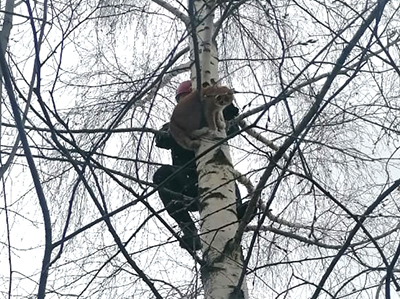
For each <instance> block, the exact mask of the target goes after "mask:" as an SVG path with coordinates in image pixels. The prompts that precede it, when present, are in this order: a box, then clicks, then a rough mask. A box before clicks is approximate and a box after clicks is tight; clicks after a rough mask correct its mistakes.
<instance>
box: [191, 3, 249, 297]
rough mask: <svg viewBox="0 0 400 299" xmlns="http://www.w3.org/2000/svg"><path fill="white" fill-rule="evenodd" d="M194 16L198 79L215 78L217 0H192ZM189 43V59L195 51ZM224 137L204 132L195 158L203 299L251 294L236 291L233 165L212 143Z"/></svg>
mask: <svg viewBox="0 0 400 299" xmlns="http://www.w3.org/2000/svg"><path fill="white" fill-rule="evenodd" d="M194 3H195V10H196V16H197V20H201V22H200V25H199V26H197V28H196V32H197V39H198V48H199V58H200V66H201V82H202V83H203V84H204V83H209V84H211V85H213V84H215V83H217V82H218V52H217V47H216V45H215V43H214V42H213V41H212V36H213V30H214V28H213V22H214V7H215V1H207V0H204V1H203V0H194ZM193 53H194V51H193V45H191V54H192V55H191V57H192V59H194V55H193ZM191 79H192V83H193V86H196V69H195V65H194V64H193V66H192V72H191ZM225 137H226V133H225V132H218V134H216V135H215V136H213V137H211V136H205V137H204V138H202V140H201V145H200V148H199V149H198V151H197V152H196V156H197V157H200V158H199V159H198V162H197V172H198V175H199V194H200V196H201V199H200V206H201V209H200V227H201V228H200V232H201V235H200V238H201V242H202V252H203V258H204V260H205V262H206V265H205V266H204V267H203V268H202V271H201V273H202V281H203V285H204V293H205V298H207V299H228V298H229V299H232V298H237V299H242V298H243V299H244V298H249V296H248V291H247V285H246V283H245V282H244V283H243V284H242V285H241V286H240V288H239V289H238V290H237V288H236V287H237V285H238V281H239V277H240V275H241V273H242V267H243V255H242V251H241V247H240V244H233V238H234V236H235V233H236V231H237V229H238V219H237V213H236V195H235V184H234V174H233V166H232V161H231V156H230V153H229V146H228V144H227V143H224V144H223V145H220V146H216V144H217V143H218V141H220V140H221V139H223V138H225ZM210 148H213V149H212V150H210V151H209V152H207V153H206V154H204V155H203V156H202V154H203V153H204V152H206V151H208V150H209V149H210Z"/></svg>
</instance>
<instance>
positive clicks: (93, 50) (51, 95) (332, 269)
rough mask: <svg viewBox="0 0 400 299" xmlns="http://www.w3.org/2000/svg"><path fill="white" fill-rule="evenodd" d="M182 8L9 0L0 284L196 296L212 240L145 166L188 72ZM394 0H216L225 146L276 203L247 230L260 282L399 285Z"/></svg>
mask: <svg viewBox="0 0 400 299" xmlns="http://www.w3.org/2000/svg"><path fill="white" fill-rule="evenodd" d="M186 7H187V3H182V2H179V1H173V0H171V1H167V0H164V1H162V0H153V1H150V0H141V1H119V0H107V1H104V0H102V1H77V2H75V1H73V2H71V1H57V2H55V1H44V2H43V3H42V2H37V1H25V2H21V3H19V2H18V3H14V11H13V12H12V13H10V10H9V9H8V8H7V9H6V8H5V3H3V2H1V11H2V13H3V20H5V18H6V16H9V15H12V16H13V19H12V22H13V23H12V24H13V28H12V30H11V31H10V35H9V39H8V40H9V42H8V45H6V46H4V42H3V39H1V43H2V48H3V49H5V55H3V63H2V65H3V67H2V74H3V78H4V80H3V82H5V83H6V85H5V86H6V87H7V88H8V90H7V91H8V92H6V90H5V89H3V93H2V105H1V106H2V115H1V116H2V132H1V139H2V140H1V148H0V150H1V167H2V168H1V174H2V193H1V194H2V197H3V201H2V206H1V210H0V213H1V222H2V224H3V225H1V228H2V230H1V239H0V252H1V254H0V265H1V266H0V269H1V270H0V291H1V292H2V296H3V297H6V298H7V297H8V298H14V297H15V298H17V297H18V296H20V297H32V296H36V295H37V294H40V297H43V294H44V293H45V294H46V296H47V297H48V298H61V297H79V298H124V297H134V296H136V297H140V298H154V297H157V298H195V297H196V296H197V297H198V298H201V297H202V296H203V294H204V293H203V287H202V281H201V279H200V277H201V276H200V271H201V268H200V264H199V261H200V260H199V259H200V258H201V257H202V254H201V253H200V252H198V253H197V256H195V255H191V254H190V253H189V252H188V251H186V250H184V249H182V248H180V247H179V245H178V241H177V240H178V238H179V236H180V232H179V229H178V228H177V226H176V225H175V224H174V222H173V221H172V220H171V219H170V218H169V217H168V216H167V214H166V212H165V211H163V206H162V204H161V202H160V200H159V198H158V196H157V193H156V186H153V185H152V183H151V177H152V174H153V173H154V171H155V170H156V169H157V167H159V166H160V164H161V163H165V164H167V163H170V161H169V158H168V157H169V156H168V154H167V153H165V152H163V151H162V150H159V149H157V148H155V147H154V142H153V136H154V133H155V131H156V130H158V129H159V128H160V127H161V125H162V124H163V123H165V122H166V121H168V120H169V116H170V114H171V112H172V109H173V106H174V91H175V88H176V87H177V85H178V84H179V83H180V82H181V81H183V80H186V79H188V77H189V68H190V57H189V47H188V44H189V36H190V32H188V30H187V27H188V24H189V18H188V13H187V8H186ZM398 10H399V3H397V2H396V1H391V2H389V1H383V0H380V1H378V0H377V1H360V0H354V1H353V0H352V1H332V2H328V1H295V0H287V1H280V2H277V1H275V2H274V1H257V0H254V1H217V7H216V9H215V11H214V14H215V19H214V21H215V23H214V25H215V30H216V32H217V33H218V34H216V36H215V38H216V41H217V44H218V53H219V77H220V79H221V80H222V82H223V83H224V84H226V85H229V86H232V87H234V88H235V89H236V90H237V91H238V92H239V94H238V95H237V96H236V101H237V103H236V104H237V106H238V107H239V108H240V115H239V117H238V118H237V119H236V120H235V121H237V122H239V124H240V125H242V126H243V132H242V133H241V134H240V135H237V136H228V138H229V144H230V152H231V155H232V160H233V162H234V167H235V169H238V170H240V171H241V172H242V173H245V174H246V175H247V176H248V177H249V178H250V180H251V181H252V182H253V183H254V185H255V186H256V192H255V194H254V195H253V196H252V198H251V200H252V203H253V204H255V203H256V201H257V200H258V199H260V200H261V201H262V203H263V205H264V208H265V210H264V212H263V213H260V215H259V216H258V218H257V219H255V220H253V222H251V223H250V225H248V226H247V227H246V228H245V232H244V234H243V239H242V242H241V245H242V248H243V253H244V265H243V272H242V273H243V275H244V274H246V277H247V285H248V289H249V297H250V298H261V297H262V298H264V297H271V298H278V297H283V296H286V297H288V298H294V297H296V298H298V297H299V296H301V297H312V298H316V297H320V298H339V297H340V298H342V297H345V298H355V297H362V298H370V297H371V298H372V297H384V296H386V297H387V298H389V297H390V296H392V297H395V296H396V295H395V292H394V290H396V289H398V282H397V275H396V274H397V273H398V270H399V269H398V267H397V261H398V256H399V254H400V249H399V248H400V245H399V205H398V197H399V193H398V191H397V188H398V185H399V184H400V181H399V180H398V179H399V171H398V143H399V139H398V133H399V121H398V119H399V111H400V110H399V104H398V102H399V101H398V95H399V86H400V85H399V78H400V77H399V75H400V71H399V68H398V65H399V58H400V57H399V48H398V43H399V39H400V37H399V32H398V28H399V21H398V20H399V12H398ZM4 29H5V26H4V25H3V30H4ZM4 58H5V59H4ZM4 62H6V64H5V63H4ZM5 70H9V74H10V76H9V79H10V81H7V80H6V74H7V72H4V71H5ZM32 78H34V79H32ZM7 82H8V83H7ZM13 95H14V96H13ZM13 98H16V99H15V101H13ZM30 99H31V100H30ZM11 103H14V108H18V107H19V114H22V115H21V119H22V120H23V118H24V117H26V122H25V125H24V126H22V122H16V118H17V119H18V116H16V115H17V114H18V113H16V112H17V111H18V110H16V109H14V111H12V105H11ZM15 104H17V105H18V107H16V106H15ZM25 105H26V106H27V107H29V112H28V110H25V109H24V108H25ZM18 129H19V130H20V131H19V132H21V134H20V135H24V134H25V135H26V142H24V143H21V144H20V143H18V144H19V145H22V146H19V147H18V146H17V147H14V144H15V140H16V136H17V134H18ZM22 132H24V134H22ZM20 137H21V140H22V139H23V137H22V136H20ZM13 148H15V149H16V150H17V151H16V154H15V158H13V159H11V160H10V161H12V164H10V166H9V167H6V164H5V163H6V161H7V160H9V159H10V157H11V156H12V154H11V153H12V150H13ZM29 152H30V153H31V154H29ZM29 157H32V159H31V162H32V161H33V162H34V165H35V168H36V169H37V175H34V176H33V177H34V179H35V180H33V179H32V175H31V172H30V171H31V170H32V164H31V163H29V164H28V162H27V158H28V159H29ZM35 181H36V184H35V183H34V182H35ZM38 182H39V183H38ZM40 189H42V190H43V196H39V198H40V199H41V201H39V200H38V195H37V190H40ZM39 194H40V191H39ZM242 194H246V193H245V191H244V190H243V192H242ZM45 205H47V206H48V211H49V212H48V215H47V216H48V217H47V216H46V209H45V208H44V206H45ZM193 217H196V219H198V217H199V216H198V215H197V214H194V215H193ZM50 227H51V235H50V236H49V228H50ZM45 228H47V238H45ZM50 251H51V256H49V254H47V255H46V256H47V257H48V258H50V264H48V263H46V262H44V263H43V265H42V262H43V256H44V253H45V252H47V253H49V252H50ZM47 270H48V277H46V275H45V274H46V273H47V272H46V271H47Z"/></svg>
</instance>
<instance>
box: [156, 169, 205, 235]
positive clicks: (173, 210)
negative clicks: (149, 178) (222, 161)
mask: <svg viewBox="0 0 400 299" xmlns="http://www.w3.org/2000/svg"><path fill="white" fill-rule="evenodd" d="M177 169H178V167H174V166H172V165H163V166H161V167H160V168H159V169H158V170H157V171H156V172H155V173H154V175H153V182H154V184H156V185H159V184H160V183H162V182H163V181H164V180H165V179H167V178H168V177H169V176H170V175H171V174H173V173H174V172H175V171H176V170H177ZM197 182H198V179H197V172H196V170H195V169H183V170H182V171H181V172H180V173H179V174H177V175H176V176H175V177H174V178H173V179H171V180H169V181H168V182H167V183H165V184H164V185H163V187H162V188H161V189H159V190H158V194H159V196H160V198H161V201H162V202H163V204H164V206H165V209H166V210H167V212H168V214H169V215H170V216H171V217H172V218H173V219H174V220H175V221H176V222H177V223H178V225H179V227H180V228H181V229H182V231H183V233H184V235H188V236H189V235H192V236H193V235H197V230H196V227H195V225H194V222H193V220H192V218H191V217H190V215H189V211H198V210H199V199H198V198H197V197H198V187H197ZM165 189H168V190H171V191H173V192H176V193H177V194H176V195H173V194H171V193H170V192H168V191H167V190H165ZM182 195H185V196H188V197H191V199H190V200H186V199H184V197H183V196H182Z"/></svg>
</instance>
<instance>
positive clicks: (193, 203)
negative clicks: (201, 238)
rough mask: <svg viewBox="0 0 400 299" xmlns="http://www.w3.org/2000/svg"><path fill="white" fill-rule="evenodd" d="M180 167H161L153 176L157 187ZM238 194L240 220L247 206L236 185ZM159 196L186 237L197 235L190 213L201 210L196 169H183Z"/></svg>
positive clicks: (237, 205)
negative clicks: (185, 197) (186, 197)
mask: <svg viewBox="0 0 400 299" xmlns="http://www.w3.org/2000/svg"><path fill="white" fill-rule="evenodd" d="M177 169H178V167H176V166H172V165H163V166H161V167H160V168H159V169H158V170H157V171H156V172H155V173H154V175H153V182H154V184H156V185H159V184H160V183H162V182H163V181H164V180H165V179H167V178H168V177H169V176H170V175H171V174H172V173H174V172H175V171H176V170H177ZM165 189H169V190H171V191H173V192H176V193H177V194H176V195H173V194H171V193H170V192H168V191H167V190H165ZM235 193H236V209H237V212H238V217H239V219H241V218H242V216H243V214H244V211H245V210H246V207H247V206H243V205H242V200H241V197H240V192H239V188H238V186H237V185H236V183H235ZM158 194H159V196H160V198H161V201H162V202H163V204H164V206H165V209H166V210H167V212H168V214H169V215H170V216H171V217H172V218H173V219H174V220H175V221H176V222H177V223H178V225H179V227H180V228H181V229H182V231H183V233H184V234H185V235H196V234H197V230H196V227H195V225H194V222H193V220H192V218H191V217H190V215H189V211H198V210H199V204H200V202H199V198H198V177H197V172H196V170H195V169H183V170H182V171H181V172H180V173H179V174H177V175H175V177H174V178H173V179H170V180H169V181H168V182H167V183H165V184H164V185H163V187H162V188H161V189H159V190H158ZM182 195H185V196H188V197H191V198H192V199H191V200H186V199H184V198H183V196H182Z"/></svg>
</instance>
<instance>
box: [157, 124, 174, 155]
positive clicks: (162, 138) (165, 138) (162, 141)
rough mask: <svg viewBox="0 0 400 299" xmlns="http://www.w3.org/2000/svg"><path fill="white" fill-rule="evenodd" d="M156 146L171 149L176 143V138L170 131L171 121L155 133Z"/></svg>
mask: <svg viewBox="0 0 400 299" xmlns="http://www.w3.org/2000/svg"><path fill="white" fill-rule="evenodd" d="M155 141H156V146H157V147H160V148H165V149H171V148H172V147H173V145H174V140H173V139H172V137H171V134H170V133H169V123H166V124H164V125H163V126H162V128H161V129H160V130H159V131H158V132H157V133H156V134H155Z"/></svg>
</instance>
